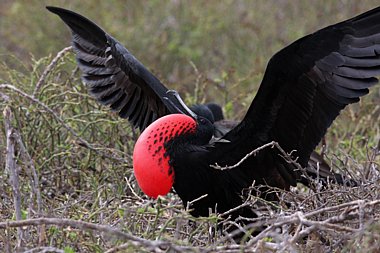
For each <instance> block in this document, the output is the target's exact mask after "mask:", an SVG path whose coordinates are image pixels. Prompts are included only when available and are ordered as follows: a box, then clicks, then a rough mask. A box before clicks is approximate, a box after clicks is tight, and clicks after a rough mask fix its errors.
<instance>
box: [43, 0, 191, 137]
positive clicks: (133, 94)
mask: <svg viewBox="0 0 380 253" xmlns="http://www.w3.org/2000/svg"><path fill="white" fill-rule="evenodd" d="M46 8H47V9H48V10H49V11H51V12H53V13H55V14H57V15H58V16H59V17H60V18H61V19H62V20H63V21H64V22H65V23H66V24H67V25H68V26H69V27H70V29H71V32H72V45H73V47H74V51H75V53H76V58H77V62H78V66H79V68H80V69H81V71H82V73H83V74H82V79H83V81H84V83H86V85H87V87H88V89H89V92H90V94H91V95H92V96H93V97H94V98H96V100H97V101H99V102H100V103H101V104H103V105H108V106H110V107H111V109H112V110H113V111H116V112H118V114H119V115H120V117H122V118H128V120H129V121H130V122H131V123H132V124H133V125H134V126H135V127H139V128H140V130H143V129H145V128H146V126H148V125H149V124H150V123H151V122H153V121H154V120H156V119H157V118H159V117H162V116H164V115H166V114H169V113H176V112H179V111H178V110H177V109H180V110H181V111H182V112H185V111H186V110H183V109H182V105H181V104H180V103H178V101H176V99H175V98H173V99H172V98H171V102H170V101H169V100H168V99H165V97H168V94H167V91H168V89H167V88H166V87H165V86H164V85H163V84H162V83H161V82H160V81H159V80H158V79H157V78H156V77H155V76H154V75H153V74H152V73H150V72H149V71H148V70H147V69H146V68H145V67H144V66H143V65H142V64H141V63H140V62H139V61H138V60H137V59H136V58H135V57H134V56H133V55H132V54H131V53H130V52H129V51H128V50H127V49H126V48H125V47H124V46H123V45H121V44H120V43H119V42H118V41H117V40H116V39H114V38H113V37H111V36H110V35H108V34H107V33H106V32H104V31H103V30H102V29H101V28H100V27H98V26H97V25H96V24H94V23H93V22H92V21H90V20H88V19H87V18H85V17H83V16H81V15H79V14H77V13H75V12H72V11H69V10H66V9H62V8H58V7H50V6H48V7H46ZM173 104H174V105H175V107H173V106H172V105H173Z"/></svg>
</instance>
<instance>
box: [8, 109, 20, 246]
mask: <svg viewBox="0 0 380 253" xmlns="http://www.w3.org/2000/svg"><path fill="white" fill-rule="evenodd" d="M3 115H4V125H5V131H6V136H7V154H6V164H5V170H6V171H7V172H8V173H10V184H11V185H12V191H13V201H14V206H15V214H16V215H15V216H16V220H17V221H18V220H22V215H21V193H20V184H19V179H18V173H17V168H16V166H17V165H16V157H15V144H16V143H15V142H16V141H15V136H14V129H13V127H12V125H11V121H12V112H11V109H10V108H9V106H6V107H5V109H4V111H3ZM23 238H24V236H23V231H22V229H21V227H18V228H17V247H21V246H22V241H23Z"/></svg>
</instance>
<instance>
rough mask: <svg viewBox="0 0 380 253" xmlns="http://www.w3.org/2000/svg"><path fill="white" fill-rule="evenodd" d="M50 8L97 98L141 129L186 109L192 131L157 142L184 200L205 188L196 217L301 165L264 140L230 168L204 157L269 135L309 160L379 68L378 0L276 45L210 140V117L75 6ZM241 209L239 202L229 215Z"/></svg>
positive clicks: (227, 153)
mask: <svg viewBox="0 0 380 253" xmlns="http://www.w3.org/2000/svg"><path fill="white" fill-rule="evenodd" d="M48 9H49V10H50V11H52V12H54V13H56V14H58V15H59V16H60V17H61V18H62V19H63V21H64V22H65V23H66V24H67V25H68V26H69V27H70V28H71V30H72V33H73V46H74V48H75V52H76V54H77V60H78V65H79V67H80V68H81V70H82V71H83V80H84V82H85V83H86V84H87V85H88V87H89V90H90V93H91V94H92V95H93V96H94V97H95V98H96V99H97V100H98V101H99V102H101V103H103V104H105V105H109V106H110V107H111V108H112V109H114V110H115V111H118V112H119V115H120V116H121V117H124V118H128V119H129V121H130V122H131V123H132V124H133V125H135V126H138V127H139V128H140V129H141V130H143V129H145V127H146V126H147V125H149V124H150V123H152V122H153V121H154V120H155V119H157V118H160V117H162V116H164V115H166V114H171V113H178V112H180V113H186V114H188V115H190V116H192V117H193V118H194V120H195V121H196V130H195V132H190V131H189V132H183V133H182V132H181V134H179V135H175V136H174V137H173V138H172V139H171V140H168V141H167V142H165V143H164V144H163V145H162V147H163V148H165V150H166V152H165V156H169V157H170V158H171V159H170V163H169V165H168V166H169V167H170V171H172V170H174V174H175V177H174V178H175V180H174V184H173V185H174V189H175V191H176V192H177V193H178V195H179V196H180V197H181V199H182V200H183V202H184V205H185V206H187V204H188V203H189V202H190V201H192V200H194V199H197V198H199V197H200V196H203V195H206V196H205V197H204V198H202V199H200V200H199V201H196V202H194V203H193V204H192V206H191V207H192V209H193V210H192V214H193V215H195V216H200V215H201V216H207V215H208V214H209V208H211V209H217V211H219V212H225V211H227V210H229V209H231V208H234V207H236V206H238V205H240V204H241V203H242V201H243V199H242V197H241V195H242V192H243V191H244V189H246V188H248V187H250V186H251V185H252V183H253V182H254V181H255V184H256V185H269V186H274V187H279V188H282V189H286V190H288V189H289V188H290V186H295V185H296V183H297V182H302V183H305V184H307V183H308V179H305V178H304V177H303V176H302V172H301V171H300V170H297V169H296V168H295V167H294V165H292V164H289V163H287V162H286V161H285V160H284V159H283V158H282V157H281V156H280V155H279V152H278V151H277V150H276V149H264V150H262V151H261V152H259V153H258V154H257V155H256V156H251V157H249V158H248V159H246V160H245V161H244V162H243V163H241V164H240V166H238V167H237V168H235V169H232V170H223V171H221V170H217V169H214V168H211V167H210V165H214V164H216V163H217V164H218V165H220V166H229V165H234V164H236V163H237V162H239V161H240V160H241V159H242V158H243V157H244V156H245V155H246V154H247V153H249V152H251V151H252V150H254V149H256V148H258V147H260V146H262V145H264V144H266V143H268V142H271V141H276V142H278V143H279V145H280V146H281V147H282V148H283V149H284V150H285V151H286V152H289V153H290V152H292V153H291V155H292V157H293V158H294V159H297V161H298V163H299V164H300V165H301V166H302V167H307V165H308V162H309V159H310V156H311V154H312V152H313V150H314V148H315V147H316V145H317V144H318V142H319V141H320V140H321V138H322V137H323V135H324V134H325V133H326V131H327V128H328V127H329V126H330V125H331V123H332V122H333V120H334V119H335V118H336V117H337V116H338V114H339V112H340V111H341V110H342V109H343V108H344V107H345V106H346V105H348V104H351V103H355V102H357V101H359V99H360V97H361V96H363V95H365V94H367V93H368V88H370V87H371V86H373V85H374V84H376V83H377V79H376V76H377V75H379V74H380V57H379V54H380V8H376V9H373V10H370V11H368V12H366V13H363V14H361V15H359V16H357V17H354V18H352V19H349V20H346V21H343V22H341V23H338V24H335V25H332V26H328V27H326V28H324V29H321V30H319V31H317V32H315V33H313V34H310V35H307V36H305V37H303V38H301V39H299V40H297V41H295V42H293V43H292V44H290V45H289V46H287V47H285V48H284V49H282V50H281V51H279V52H278V53H276V54H275V55H274V56H273V57H272V58H271V59H270V61H269V63H268V66H267V69H266V71H265V75H264V78H263V80H262V83H261V86H260V88H259V90H258V92H257V94H256V96H255V98H254V100H253V102H252V104H251V106H250V107H249V109H248V111H247V113H246V115H245V117H244V118H243V120H242V121H241V122H240V123H239V124H237V126H236V127H234V128H233V129H232V130H231V131H228V132H227V133H226V134H225V135H224V136H223V141H217V142H213V143H212V144H210V143H209V142H208V139H209V138H210V136H209V135H208V134H207V135H205V134H203V133H206V132H207V133H209V131H208V130H207V129H206V128H207V127H214V126H213V125H212V124H208V123H207V122H206V123H207V124H206V123H205V117H201V116H198V117H195V116H194V115H191V113H189V112H188V110H187V109H186V106H184V105H182V104H181V102H180V99H178V97H176V96H174V95H173V93H168V90H167V89H166V88H165V86H164V85H163V84H162V83H161V82H160V81H159V80H158V79H157V78H156V77H154V76H153V75H152V74H151V73H150V72H149V71H148V70H147V69H146V68H145V67H144V66H143V65H142V64H141V63H140V62H139V61H137V60H136V59H135V58H134V57H133V56H132V55H131V54H130V53H129V52H128V50H127V49H125V48H124V47H123V46H122V45H121V44H120V43H119V42H117V41H116V40H115V39H114V38H112V37H111V36H110V35H108V34H107V33H105V32H104V31H103V30H102V29H100V28H99V27H97V26H96V25H95V24H94V23H92V22H91V21H89V20H88V19H86V18H84V17H82V16H80V15H79V14H76V13H74V12H71V11H68V10H64V9H61V8H56V7H48ZM206 118H207V117H206ZM206 120H207V119H206ZM214 120H215V119H214ZM207 121H208V120H207ZM153 124H154V123H153ZM206 130H207V131H206ZM201 133H202V134H201ZM170 173H171V172H170ZM311 174H312V173H311ZM243 195H244V194H243ZM267 196H268V195H264V197H267ZM268 198H269V197H268ZM247 213H249V210H248V209H247V208H243V209H240V210H238V211H236V212H235V213H234V215H235V216H237V215H245V214H247Z"/></svg>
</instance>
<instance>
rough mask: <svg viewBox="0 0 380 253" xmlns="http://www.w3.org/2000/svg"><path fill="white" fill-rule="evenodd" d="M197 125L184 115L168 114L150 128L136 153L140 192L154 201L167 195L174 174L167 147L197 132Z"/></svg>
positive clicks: (137, 145)
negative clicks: (170, 142)
mask: <svg viewBox="0 0 380 253" xmlns="http://www.w3.org/2000/svg"><path fill="white" fill-rule="evenodd" d="M196 125H197V124H196V121H195V120H194V119H193V118H191V117H189V116H187V115H184V114H169V115H166V116H164V117H161V118H159V119H158V120H156V121H154V122H153V123H152V124H150V125H149V126H148V127H147V128H146V129H145V130H144V131H143V132H142V134H141V135H140V137H139V139H138V140H137V142H136V145H135V148H134V151H133V169H134V173H135V177H136V179H137V183H138V184H139V186H140V188H141V190H142V191H143V192H144V193H145V194H146V195H148V196H149V197H152V198H155V199H156V198H157V197H158V195H162V196H163V195H166V194H167V193H168V192H169V191H170V189H171V188H172V186H173V183H174V178H175V175H174V170H173V168H172V166H171V165H170V163H169V160H170V157H169V156H168V155H167V153H166V150H165V144H166V143H167V142H168V141H170V140H172V139H173V138H175V137H178V136H179V135H181V134H184V133H186V132H195V129H196Z"/></svg>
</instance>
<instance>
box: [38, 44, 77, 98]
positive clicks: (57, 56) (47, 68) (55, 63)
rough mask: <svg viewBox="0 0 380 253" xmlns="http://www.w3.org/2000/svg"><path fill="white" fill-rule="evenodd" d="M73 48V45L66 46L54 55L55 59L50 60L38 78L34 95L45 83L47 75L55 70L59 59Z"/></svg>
mask: <svg viewBox="0 0 380 253" xmlns="http://www.w3.org/2000/svg"><path fill="white" fill-rule="evenodd" d="M72 48H73V47H72V46H69V47H66V48H64V49H62V50H61V51H59V52H58V54H57V55H56V56H55V57H54V59H53V60H52V61H51V62H50V64H49V65H48V66H47V67H46V69H45V70H44V72H43V73H42V75H41V77H40V79H39V80H38V82H37V84H36V87H35V88H34V91H33V95H32V97H36V95H37V92H39V90H40V89H41V87H42V85H43V84H44V82H45V80H46V77H47V76H48V74H49V73H50V72H51V71H52V70H53V68H54V67H55V65H57V63H58V61H59V59H61V58H62V57H63V56H64V55H65V54H66V53H67V52H68V51H70V50H71V49H72Z"/></svg>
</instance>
